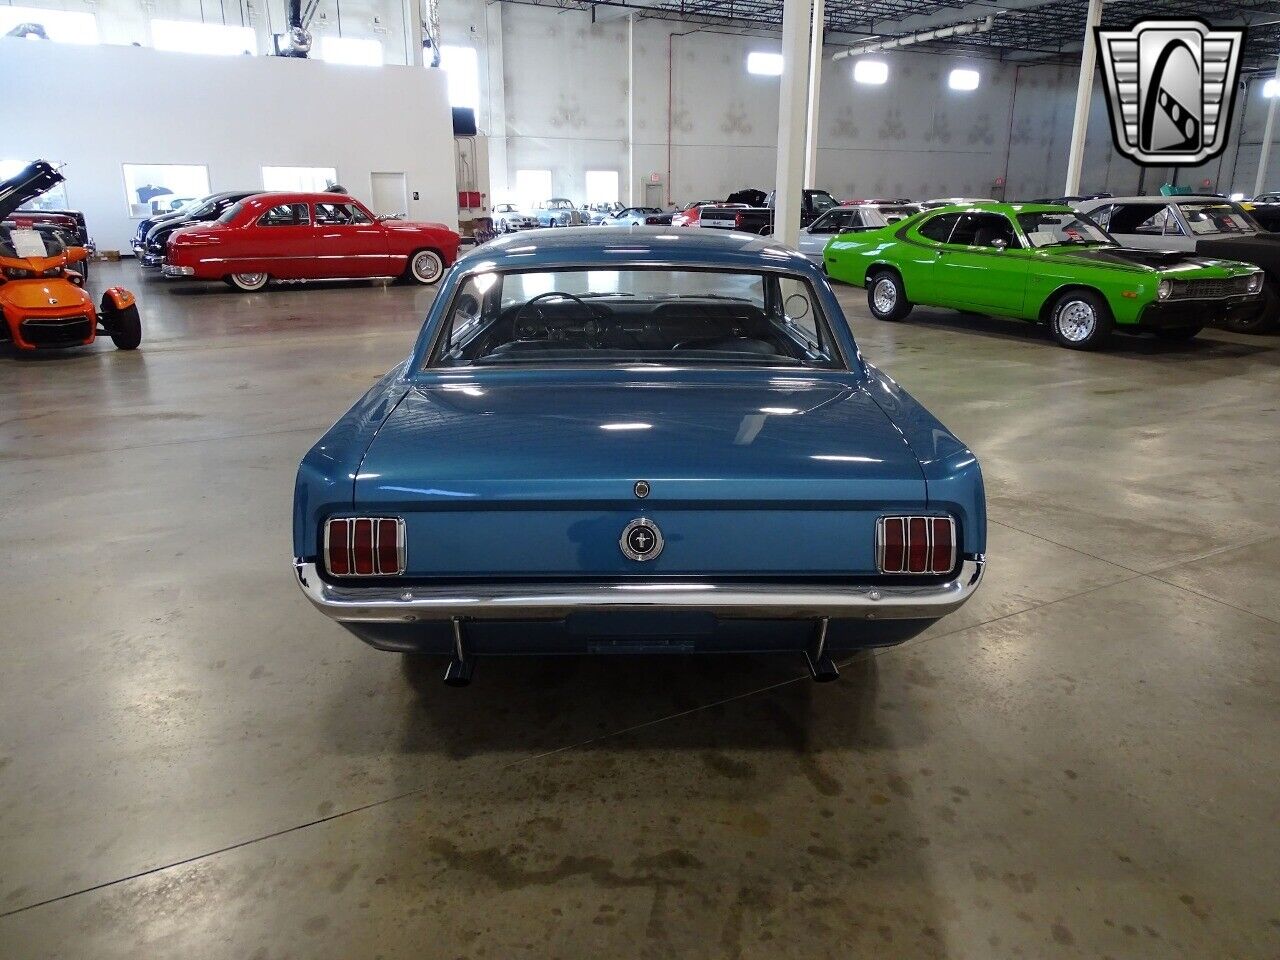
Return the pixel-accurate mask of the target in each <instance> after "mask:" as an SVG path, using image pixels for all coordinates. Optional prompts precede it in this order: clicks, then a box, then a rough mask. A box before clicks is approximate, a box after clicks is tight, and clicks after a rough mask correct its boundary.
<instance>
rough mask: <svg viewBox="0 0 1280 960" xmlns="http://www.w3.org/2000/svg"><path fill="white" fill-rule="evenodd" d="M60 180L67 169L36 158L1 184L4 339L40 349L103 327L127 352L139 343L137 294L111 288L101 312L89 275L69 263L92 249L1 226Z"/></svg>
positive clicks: (89, 339)
mask: <svg viewBox="0 0 1280 960" xmlns="http://www.w3.org/2000/svg"><path fill="white" fill-rule="evenodd" d="M61 181H62V174H60V173H59V172H58V171H57V170H55V169H54V168H53V167H52V166H51V165H50V164H48V163H46V162H45V161H43V160H37V161H35V162H34V163H31V164H30V165H28V166H27V167H26V168H25V169H24V170H22V171H21V172H20V173H18V174H17V175H16V176H14V177H11V178H10V179H8V180H5V181H3V182H0V313H3V315H4V323H3V324H0V340H5V339H7V340H11V341H12V342H13V344H14V346H16V347H17V348H18V349H19V350H37V349H40V348H43V347H72V346H79V345H81V344H88V343H93V341H94V338H96V337H97V335H98V334H99V333H105V334H107V335H108V336H109V337H111V340H112V342H113V343H115V345H116V346H117V347H119V348H120V349H121V350H133V349H136V348H137V346H138V344H139V343H140V342H141V341H142V324H141V321H140V319H139V317H138V306H137V304H136V303H135V302H134V297H133V294H132V293H130V292H129V291H128V290H126V289H125V288H124V287H112V288H111V289H109V290H108V291H107V292H106V293H104V294H103V296H102V307H101V310H95V309H94V305H93V299H92V298H91V297H90V296H89V293H88V291H86V290H85V289H84V276H83V275H82V274H81V273H80V272H79V271H76V270H73V269H70V268H69V265H70V264H73V263H79V262H81V261H83V260H84V259H85V258H86V257H88V256H89V251H88V250H86V249H85V248H84V247H65V246H64V245H63V242H62V240H61V239H59V238H58V237H57V236H56V235H55V234H51V233H48V232H45V233H39V232H36V231H34V230H19V229H17V228H14V227H8V226H5V225H3V220H4V218H6V217H8V216H9V215H10V214H12V213H13V212H14V211H15V210H17V208H18V207H20V206H22V204H24V203H27V202H29V201H30V200H31V199H32V198H33V197H37V196H39V195H40V194H42V193H44V192H45V191H46V190H48V189H49V188H50V187H52V186H54V185H55V184H57V183H60V182H61Z"/></svg>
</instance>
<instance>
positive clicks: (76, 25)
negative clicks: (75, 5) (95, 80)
mask: <svg viewBox="0 0 1280 960" xmlns="http://www.w3.org/2000/svg"><path fill="white" fill-rule="evenodd" d="M14 31H17V33H15V34H14V35H15V36H22V37H27V38H28V39H34V40H52V41H54V42H55V43H97V42H98V18H97V17H95V16H94V15H93V14H92V13H72V12H70V11H67V10H40V9H37V8H36V7H0V37H2V36H5V35H6V34H10V33H14Z"/></svg>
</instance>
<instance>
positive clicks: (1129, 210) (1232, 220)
mask: <svg viewBox="0 0 1280 960" xmlns="http://www.w3.org/2000/svg"><path fill="white" fill-rule="evenodd" d="M1076 209H1077V210H1079V211H1080V212H1081V213H1087V214H1088V215H1089V216H1090V217H1091V218H1092V219H1093V220H1094V221H1096V222H1097V224H1098V226H1100V227H1102V229H1103V230H1106V231H1107V232H1108V233H1110V234H1111V235H1112V236H1113V237H1115V238H1116V239H1117V240H1119V241H1120V243H1121V244H1122V245H1124V246H1126V247H1138V248H1140V249H1143V250H1182V251H1185V252H1188V253H1209V252H1211V251H1209V250H1207V249H1206V248H1205V244H1204V241H1213V240H1219V239H1223V238H1238V237H1252V236H1256V235H1258V234H1265V233H1266V231H1265V230H1263V229H1262V228H1261V227H1260V226H1258V224H1257V223H1255V222H1254V220H1253V218H1252V217H1250V216H1249V214H1248V212H1247V211H1246V210H1245V209H1244V208H1243V207H1241V206H1240V205H1239V204H1238V203H1236V202H1235V201H1232V200H1224V199H1223V198H1222V197H1195V196H1181V197H1106V198H1103V199H1098V200H1086V201H1085V202H1084V203H1082V204H1080V205H1079V206H1077V207H1076ZM1221 255H1223V256H1225V255H1226V254H1221ZM1237 259H1238V258H1237Z"/></svg>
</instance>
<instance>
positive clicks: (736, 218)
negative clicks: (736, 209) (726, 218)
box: [733, 213, 742, 230]
mask: <svg viewBox="0 0 1280 960" xmlns="http://www.w3.org/2000/svg"><path fill="white" fill-rule="evenodd" d="M733 226H734V229H735V230H736V229H737V228H738V227H740V226H742V214H740V213H735V214H734V215H733Z"/></svg>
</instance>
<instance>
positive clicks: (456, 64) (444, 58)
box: [440, 46, 480, 110]
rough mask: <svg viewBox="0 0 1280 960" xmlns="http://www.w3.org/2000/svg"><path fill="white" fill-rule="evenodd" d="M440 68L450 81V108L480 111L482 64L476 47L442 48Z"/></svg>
mask: <svg viewBox="0 0 1280 960" xmlns="http://www.w3.org/2000/svg"><path fill="white" fill-rule="evenodd" d="M440 66H441V67H442V68H443V69H444V72H445V74H446V75H447V78H448V81H449V106H451V107H470V108H471V109H472V110H479V109H480V62H479V59H478V58H477V57H476V50H475V47H447V46H446V47H441V48H440Z"/></svg>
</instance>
